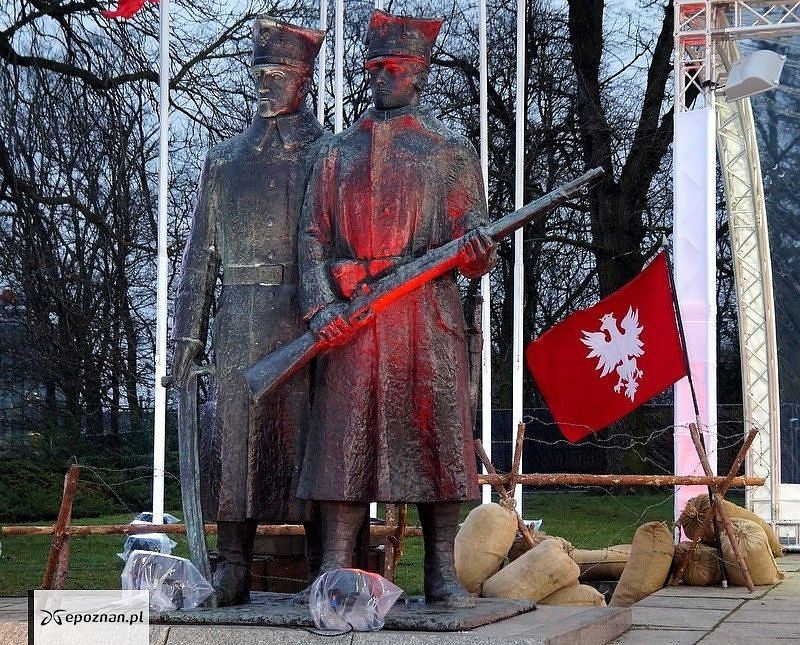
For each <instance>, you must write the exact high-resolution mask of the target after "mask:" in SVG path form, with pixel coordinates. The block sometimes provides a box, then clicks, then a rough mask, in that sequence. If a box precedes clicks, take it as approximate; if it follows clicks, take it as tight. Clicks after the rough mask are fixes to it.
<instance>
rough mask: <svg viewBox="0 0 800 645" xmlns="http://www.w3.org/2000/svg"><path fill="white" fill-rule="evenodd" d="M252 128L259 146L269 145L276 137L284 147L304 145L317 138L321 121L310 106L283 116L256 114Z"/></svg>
mask: <svg viewBox="0 0 800 645" xmlns="http://www.w3.org/2000/svg"><path fill="white" fill-rule="evenodd" d="M250 129H251V131H252V132H253V135H254V137H253V143H254V144H255V145H256V146H258V147H259V148H263V147H264V146H265V145H268V143H269V142H270V141H271V140H273V138H275V137H277V138H278V140H279V141H280V142H281V144H283V147H284V148H291V147H294V146H296V145H303V144H305V143H307V142H308V141H310V140H312V139H316V138H317V137H318V136H319V134H320V132H321V126H320V125H319V122H318V121H317V119H316V118H315V117H314V115H313V114H311V112H309V110H308V108H304V109H302V110H300V111H298V112H292V113H291V114H283V115H281V116H273V117H267V118H264V117H261V116H256V117H255V119H254V120H253V123H252V124H251V126H250ZM276 130H277V132H276Z"/></svg>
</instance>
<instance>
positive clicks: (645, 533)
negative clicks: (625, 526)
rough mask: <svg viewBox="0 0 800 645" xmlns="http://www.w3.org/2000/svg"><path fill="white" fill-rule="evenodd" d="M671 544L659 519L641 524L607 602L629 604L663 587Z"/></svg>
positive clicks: (670, 534)
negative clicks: (627, 558) (623, 567)
mask: <svg viewBox="0 0 800 645" xmlns="http://www.w3.org/2000/svg"><path fill="white" fill-rule="evenodd" d="M674 552H675V545H674V544H673V541H672V532H671V531H670V530H669V529H668V528H667V525H666V524H664V523H663V522H648V523H647V524H643V525H642V526H640V527H639V528H638V529H636V533H635V534H634V536H633V544H632V545H631V555H630V558H629V560H628V563H627V564H626V565H625V569H624V570H623V572H622V575H621V576H620V579H619V583H618V584H617V587H616V589H614V595H613V596H612V597H611V602H610V603H609V605H610V606H611V607H630V606H631V605H633V604H634V603H636V602H639V601H640V600H641V599H642V598H646V597H647V596H649V595H650V594H652V593H655V592H656V591H658V590H659V589H661V587H663V586H664V582H665V581H666V579H667V576H668V575H669V569H670V566H671V565H672V556H673V554H674Z"/></svg>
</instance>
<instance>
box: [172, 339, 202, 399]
mask: <svg viewBox="0 0 800 645" xmlns="http://www.w3.org/2000/svg"><path fill="white" fill-rule="evenodd" d="M202 349H203V344H202V343H201V342H200V341H193V340H177V341H175V348H174V349H173V352H172V384H173V385H174V386H175V387H177V388H182V387H185V386H186V381H187V380H188V379H189V367H190V366H191V364H192V363H193V362H194V360H195V359H196V358H197V355H198V354H199V353H200V351H201V350H202Z"/></svg>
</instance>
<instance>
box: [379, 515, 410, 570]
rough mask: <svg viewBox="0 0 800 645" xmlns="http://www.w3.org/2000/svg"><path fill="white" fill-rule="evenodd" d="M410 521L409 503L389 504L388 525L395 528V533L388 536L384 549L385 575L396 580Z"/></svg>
mask: <svg viewBox="0 0 800 645" xmlns="http://www.w3.org/2000/svg"><path fill="white" fill-rule="evenodd" d="M407 522H408V504H387V506H386V527H387V528H389V529H394V533H392V534H388V535H387V536H386V542H385V544H386V548H385V551H384V554H385V555H384V558H385V560H384V563H383V577H384V578H386V579H387V580H389V581H391V582H394V576H395V573H396V572H397V563H398V562H399V561H400V558H401V557H402V555H403V538H404V536H405V530H406V524H407Z"/></svg>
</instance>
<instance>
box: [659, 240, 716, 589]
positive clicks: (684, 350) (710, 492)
mask: <svg viewBox="0 0 800 645" xmlns="http://www.w3.org/2000/svg"><path fill="white" fill-rule="evenodd" d="M661 250H662V251H663V252H664V259H665V260H666V261H667V275H668V276H669V286H670V292H671V293H672V305H673V307H675V319H676V320H677V322H678V337H679V338H680V340H681V353H682V354H683V361H684V363H685V364H686V378H687V379H688V381H689V392H691V394H692V405H694V418H695V424H696V425H697V436H698V438H699V439H700V445H701V446H702V448H703V452H705V450H706V442H705V440H704V439H703V432H702V429H703V425H702V423H701V421H700V406H699V405H698V403H697V392H695V389H694V380H693V379H692V368H691V366H690V364H689V350H688V349H687V346H686V336H685V335H684V332H683V317H682V316H681V305H680V302H678V292H677V291H676V290H675V280H674V278H673V277H672V263H671V262H670V260H669V243H668V242H667V240H666V239H665V240H664V242H663V243H662V245H661ZM698 457H702V456H701V455H698ZM708 512H709V513H712V514H713V515H712V518H711V523H712V524H713V526H714V538H715V541H716V547H717V555H718V556H719V563H720V569H721V570H722V587H723V588H727V587H728V575H727V571H726V570H725V558H724V556H723V553H722V541H721V540H720V536H719V525H718V524H717V516H716V514H714V489H713V488H712V487H711V485H709V486H708Z"/></svg>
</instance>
